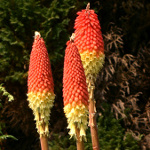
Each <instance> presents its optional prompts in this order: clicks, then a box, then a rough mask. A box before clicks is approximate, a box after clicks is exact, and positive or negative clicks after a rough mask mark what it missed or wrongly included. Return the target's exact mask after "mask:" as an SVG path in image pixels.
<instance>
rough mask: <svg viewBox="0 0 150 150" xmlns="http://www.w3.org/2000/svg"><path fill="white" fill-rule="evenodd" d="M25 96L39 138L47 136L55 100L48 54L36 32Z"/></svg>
mask: <svg viewBox="0 0 150 150" xmlns="http://www.w3.org/2000/svg"><path fill="white" fill-rule="evenodd" d="M27 95H28V101H29V107H30V108H31V109H32V110H33V114H34V116H35V120H36V128H37V130H38V132H39V134H40V136H42V135H48V133H49V130H48V124H49V120H50V112H51V110H50V109H51V107H52V106H53V102H54V98H55V95H54V83H53V77H52V72H51V64H50V60H49V57H48V52H47V49H46V47H45V43H44V40H43V38H41V36H40V33H38V32H35V39H34V43H33V46H32V52H31V55H30V64H29V74H28V94H27Z"/></svg>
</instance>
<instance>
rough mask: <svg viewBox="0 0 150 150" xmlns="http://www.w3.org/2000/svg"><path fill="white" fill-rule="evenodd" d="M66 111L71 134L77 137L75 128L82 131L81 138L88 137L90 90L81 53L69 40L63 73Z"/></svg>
mask: <svg viewBox="0 0 150 150" xmlns="http://www.w3.org/2000/svg"><path fill="white" fill-rule="evenodd" d="M63 98H64V112H65V115H66V118H67V121H68V128H69V129H70V132H69V134H70V136H71V137H72V136H75V137H76V131H75V128H76V127H77V128H78V129H79V131H80V138H81V140H82V139H86V133H85V130H86V129H87V123H88V121H87V120H88V90H87V84H86V77H85V74H84V69H83V65H82V62H81V58H80V54H79V52H78V49H77V47H76V46H75V44H74V43H73V41H68V42H67V48H66V51H65V60H64V73H63Z"/></svg>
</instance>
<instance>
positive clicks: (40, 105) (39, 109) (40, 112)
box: [27, 92, 55, 136]
mask: <svg viewBox="0 0 150 150" xmlns="http://www.w3.org/2000/svg"><path fill="white" fill-rule="evenodd" d="M27 95H28V99H27V100H28V101H29V107H30V108H31V109H32V110H33V114H34V117H35V118H34V120H36V128H37V131H38V133H39V134H40V136H48V135H49V130H48V124H49V120H50V113H51V108H52V107H53V102H54V98H55V94H54V93H50V92H47V93H45V92H43V93H41V92H37V93H34V92H30V93H28V94H27Z"/></svg>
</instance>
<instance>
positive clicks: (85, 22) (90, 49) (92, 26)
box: [74, 8, 105, 81]
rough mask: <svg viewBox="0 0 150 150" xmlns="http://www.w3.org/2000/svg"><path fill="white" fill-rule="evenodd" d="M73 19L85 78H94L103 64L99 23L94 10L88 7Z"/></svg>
mask: <svg viewBox="0 0 150 150" xmlns="http://www.w3.org/2000/svg"><path fill="white" fill-rule="evenodd" d="M77 15H78V16H77V18H76V20H75V26H74V28H75V44H76V45H77V48H78V50H79V53H80V55H81V60H82V63H83V67H84V70H85V75H86V78H87V80H88V79H89V78H91V77H92V78H93V80H94V81H95V80H96V77H97V74H98V73H99V71H100V70H101V68H102V67H103V64H104V58H105V55H104V42H103V37H102V33H101V27H100V23H99V20H98V17H97V14H95V12H94V10H90V9H89V8H87V9H85V10H82V11H80V12H78V13H77Z"/></svg>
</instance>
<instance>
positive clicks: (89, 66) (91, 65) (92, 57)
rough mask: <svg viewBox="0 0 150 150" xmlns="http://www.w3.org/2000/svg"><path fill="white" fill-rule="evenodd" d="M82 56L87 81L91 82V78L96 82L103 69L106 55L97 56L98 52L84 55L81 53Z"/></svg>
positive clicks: (86, 52) (85, 52)
mask: <svg viewBox="0 0 150 150" xmlns="http://www.w3.org/2000/svg"><path fill="white" fill-rule="evenodd" d="M80 55H81V60H82V64H83V68H84V71H85V76H86V79H87V80H89V79H90V78H92V80H94V82H95V81H96V77H97V75H98V73H99V71H100V70H101V69H102V67H103V64H104V60H105V54H104V53H100V54H99V55H98V56H97V54H96V51H92V52H89V51H84V52H83V53H80Z"/></svg>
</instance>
